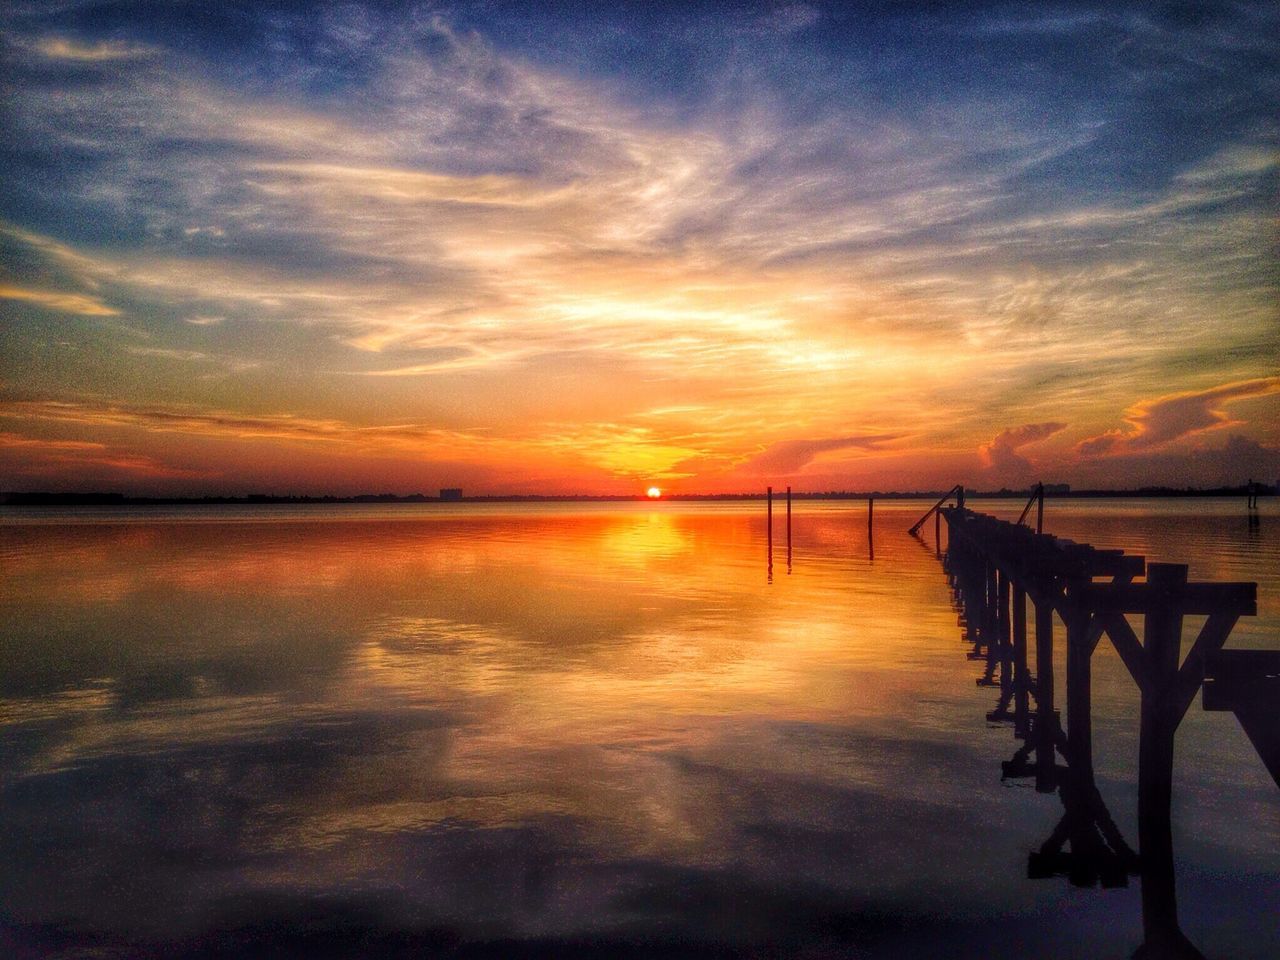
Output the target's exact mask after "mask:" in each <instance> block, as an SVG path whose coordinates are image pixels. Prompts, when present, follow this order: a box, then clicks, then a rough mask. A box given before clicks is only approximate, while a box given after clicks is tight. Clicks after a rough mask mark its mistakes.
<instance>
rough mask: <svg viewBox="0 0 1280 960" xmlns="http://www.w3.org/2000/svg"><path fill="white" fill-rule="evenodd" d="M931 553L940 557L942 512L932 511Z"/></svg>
mask: <svg viewBox="0 0 1280 960" xmlns="http://www.w3.org/2000/svg"><path fill="white" fill-rule="evenodd" d="M933 552H934V553H936V554H937V555H938V556H942V512H941V511H940V510H935V511H933Z"/></svg>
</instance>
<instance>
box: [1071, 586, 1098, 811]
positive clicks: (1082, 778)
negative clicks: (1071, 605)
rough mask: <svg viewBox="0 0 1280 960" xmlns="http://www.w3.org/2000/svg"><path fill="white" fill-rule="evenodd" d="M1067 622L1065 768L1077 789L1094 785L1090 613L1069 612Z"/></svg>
mask: <svg viewBox="0 0 1280 960" xmlns="http://www.w3.org/2000/svg"><path fill="white" fill-rule="evenodd" d="M1066 620H1067V752H1068V754H1069V756H1068V757H1067V765H1068V767H1069V768H1070V771H1071V777H1072V780H1073V781H1074V782H1075V783H1076V784H1077V785H1078V786H1080V787H1086V786H1092V784H1093V719H1092V717H1091V716H1090V715H1089V711H1090V703H1091V700H1092V695H1091V690H1092V686H1093V671H1092V659H1093V650H1092V649H1091V646H1092V645H1091V644H1090V643H1089V611H1088V610H1080V609H1072V610H1070V611H1069V612H1068V616H1067V618H1066Z"/></svg>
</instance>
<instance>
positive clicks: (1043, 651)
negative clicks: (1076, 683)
mask: <svg viewBox="0 0 1280 960" xmlns="http://www.w3.org/2000/svg"><path fill="white" fill-rule="evenodd" d="M1048 586H1049V585H1048V584H1041V587H1040V590H1041V592H1040V593H1038V595H1037V596H1036V598H1035V601H1036V790H1037V791H1039V792H1040V793H1052V792H1053V791H1054V789H1055V784H1054V780H1055V779H1056V778H1055V776H1054V765H1055V759H1054V750H1055V749H1056V747H1055V743H1054V740H1055V737H1054V735H1055V733H1056V732H1057V731H1056V730H1055V727H1056V726H1057V721H1056V717H1055V716H1054V707H1053V682H1054V681H1053V604H1052V602H1051V601H1050V596H1051V593H1050V591H1049V590H1048V589H1047V587H1048Z"/></svg>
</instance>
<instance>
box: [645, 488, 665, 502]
mask: <svg viewBox="0 0 1280 960" xmlns="http://www.w3.org/2000/svg"><path fill="white" fill-rule="evenodd" d="M645 496H647V497H648V498H649V499H650V500H657V499H658V498H659V497H660V496H662V491H661V490H659V489H658V488H657V487H650V488H649V489H648V490H646V491H645Z"/></svg>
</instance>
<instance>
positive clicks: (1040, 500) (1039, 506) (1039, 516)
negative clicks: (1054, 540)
mask: <svg viewBox="0 0 1280 960" xmlns="http://www.w3.org/2000/svg"><path fill="white" fill-rule="evenodd" d="M1038 493H1039V494H1040V495H1039V496H1038V497H1036V533H1044V484H1043V483H1042V484H1040V489H1039V491H1038Z"/></svg>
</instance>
